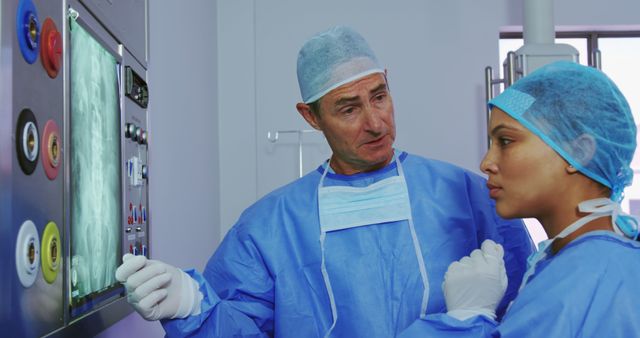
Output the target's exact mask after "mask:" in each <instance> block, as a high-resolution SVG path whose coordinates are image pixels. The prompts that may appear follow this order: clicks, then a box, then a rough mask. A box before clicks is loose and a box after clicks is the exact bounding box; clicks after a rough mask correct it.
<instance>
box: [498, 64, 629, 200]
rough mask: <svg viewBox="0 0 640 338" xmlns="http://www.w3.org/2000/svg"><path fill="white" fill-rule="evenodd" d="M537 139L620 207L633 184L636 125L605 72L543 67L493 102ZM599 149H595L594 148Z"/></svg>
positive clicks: (568, 66) (576, 66)
mask: <svg viewBox="0 0 640 338" xmlns="http://www.w3.org/2000/svg"><path fill="white" fill-rule="evenodd" d="M494 106H495V107H498V108H500V109H501V110H503V111H504V112H506V113H507V114H509V115H510V116H511V117H513V118H514V119H516V120H517V121H518V122H520V123H521V124H522V125H523V126H524V127H525V128H527V129H529V130H530V131H531V132H533V133H534V134H536V135H538V136H539V137H540V138H541V139H542V140H543V141H544V142H545V143H546V144H548V145H549V146H550V147H551V148H553V149H554V150H555V151H556V152H557V153H558V154H560V156H562V157H563V158H564V159H565V160H566V161H567V162H569V164H571V165H572V166H573V167H575V168H576V169H578V170H580V172H582V173H583V174H584V175H586V176H588V177H590V178H591V179H593V180H595V181H597V182H600V183H602V184H604V185H605V186H607V187H609V188H611V197H610V198H611V199H612V200H613V201H616V202H619V201H621V200H622V197H623V195H622V193H623V190H624V188H625V187H626V186H628V185H630V184H631V181H632V179H633V171H632V170H631V168H630V166H629V165H630V163H631V159H632V158H633V153H634V151H635V149H636V125H635V122H634V120H633V115H631V109H630V108H629V104H628V103H627V100H626V99H625V98H624V96H623V95H622V93H621V92H620V90H619V89H618V87H617V86H616V85H615V84H614V83H613V81H611V79H609V78H608V77H607V76H606V75H605V74H604V73H602V72H600V71H599V70H597V69H595V68H591V67H586V66H582V65H580V64H577V63H574V62H569V61H558V62H554V63H551V64H548V65H545V66H543V67H541V68H539V69H537V70H536V71H534V72H532V73H531V74H529V75H527V76H525V77H523V78H522V79H520V80H519V81H517V82H516V83H514V84H513V85H511V86H510V87H509V88H507V89H506V90H505V91H504V92H503V93H502V94H500V95H498V96H497V97H495V98H494V99H493V100H491V101H489V107H490V108H492V107H494ZM594 144H595V147H593V145H594Z"/></svg>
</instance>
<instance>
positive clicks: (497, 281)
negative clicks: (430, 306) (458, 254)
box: [442, 239, 507, 320]
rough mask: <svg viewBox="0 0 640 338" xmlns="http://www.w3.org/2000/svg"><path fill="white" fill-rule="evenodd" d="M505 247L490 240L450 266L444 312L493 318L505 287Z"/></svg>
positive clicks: (463, 316)
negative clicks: (445, 310) (445, 309)
mask: <svg viewBox="0 0 640 338" xmlns="http://www.w3.org/2000/svg"><path fill="white" fill-rule="evenodd" d="M503 256H504V250H503V249H502V246H501V245H500V244H496V243H495V242H494V241H492V240H489V239H487V240H485V241H484V242H482V246H481V249H475V250H473V251H472V252H471V254H470V255H469V256H465V257H463V258H462V259H460V261H456V262H453V263H451V265H449V269H448V270H447V272H446V273H445V275H444V282H443V283H442V290H443V291H444V298H445V302H446V304H447V310H448V312H447V314H448V315H450V316H452V317H454V318H457V319H459V320H465V319H468V318H471V317H473V316H477V315H484V316H487V317H489V318H491V319H494V320H495V319H496V308H497V307H498V304H500V301H501V300H502V297H503V296H504V293H505V291H506V290H507V272H506V270H505V267H504V260H503V258H502V257H503Z"/></svg>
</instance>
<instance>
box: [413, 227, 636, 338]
mask: <svg viewBox="0 0 640 338" xmlns="http://www.w3.org/2000/svg"><path fill="white" fill-rule="evenodd" d="M638 281H640V243H639V242H637V241H632V240H629V239H626V238H623V237H621V236H619V235H616V234H615V233H613V232H611V231H593V232H589V233H587V234H584V235H582V236H580V237H578V238H576V239H575V240H573V241H572V242H571V243H569V244H568V245H567V246H565V247H564V248H562V250H560V251H559V252H558V253H557V254H556V255H555V256H553V257H549V258H546V259H544V260H542V261H540V263H538V265H537V266H536V271H535V274H534V275H532V277H531V278H530V279H529V282H528V283H527V284H526V285H525V287H524V288H523V289H522V291H521V292H520V294H519V295H518V296H517V298H516V299H515V301H514V302H513V305H512V306H511V307H510V308H509V310H508V311H507V313H506V314H505V316H504V318H503V319H502V322H501V323H498V322H495V321H493V320H489V319H487V318H486V317H483V316H476V317H472V318H469V319H467V320H465V321H459V320H456V319H455V318H452V317H449V316H447V315H445V314H433V315H427V318H426V319H425V320H422V321H417V322H416V323H414V324H413V325H412V326H411V327H410V328H409V329H408V330H406V331H405V332H404V333H403V335H402V338H410V337H416V338H417V337H467V338H476V337H551V338H553V337H640V320H639V315H640V305H638V300H637V293H638ZM509 284H511V281H509Z"/></svg>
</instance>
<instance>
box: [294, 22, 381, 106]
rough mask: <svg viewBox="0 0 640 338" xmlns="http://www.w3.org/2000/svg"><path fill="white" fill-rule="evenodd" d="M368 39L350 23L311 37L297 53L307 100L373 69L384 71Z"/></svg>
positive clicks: (371, 71) (318, 97)
mask: <svg viewBox="0 0 640 338" xmlns="http://www.w3.org/2000/svg"><path fill="white" fill-rule="evenodd" d="M383 72H384V70H383V69H382V68H381V67H380V66H379V65H378V60H377V58H376V56H375V55H374V54H373V51H372V50H371V48H370V47H369V45H368V44H367V41H365V39H364V38H363V37H362V36H361V35H360V34H358V33H357V32H356V31H354V30H353V29H351V28H349V27H344V26H336V27H333V28H330V29H328V30H326V31H324V32H322V33H319V34H317V35H315V36H314V37H312V38H311V39H309V40H308V41H307V42H305V44H304V45H303V46H302V48H301V49H300V52H299V53H298V84H299V85H300V93H301V94H302V101H303V102H304V103H310V102H314V101H316V100H318V99H320V98H321V97H323V96H324V95H325V94H327V93H328V92H330V91H331V90H333V89H335V88H337V87H339V86H341V85H343V84H345V83H349V82H351V81H354V80H357V79H359V78H362V77H365V76H367V75H369V74H373V73H383Z"/></svg>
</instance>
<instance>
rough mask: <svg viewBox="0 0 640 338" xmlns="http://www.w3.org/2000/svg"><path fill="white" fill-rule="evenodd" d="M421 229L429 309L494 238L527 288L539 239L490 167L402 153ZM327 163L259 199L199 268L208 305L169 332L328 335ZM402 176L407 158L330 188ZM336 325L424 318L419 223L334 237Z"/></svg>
mask: <svg viewBox="0 0 640 338" xmlns="http://www.w3.org/2000/svg"><path fill="white" fill-rule="evenodd" d="M399 159H400V160H401V161H402V166H403V169H404V173H405V177H406V181H407V186H408V188H409V196H410V200H411V209H412V215H413V221H414V224H415V228H416V233H417V236H418V238H419V241H420V245H421V249H422V253H423V255H424V261H425V264H426V269H427V273H428V276H429V284H430V289H429V296H430V298H429V306H428V312H429V313H432V312H441V311H444V310H445V308H446V306H445V303H444V296H443V293H442V290H441V284H442V280H443V276H444V273H445V271H446V270H447V267H448V266H449V264H450V263H451V262H453V261H455V260H458V259H460V258H461V257H463V256H465V255H467V254H469V252H471V250H473V249H476V248H478V246H479V245H480V243H482V241H483V240H485V239H487V238H491V239H493V240H494V241H496V242H498V243H501V244H502V245H503V246H504V247H505V259H506V267H507V271H508V276H509V281H510V285H509V289H508V292H507V296H506V299H505V302H504V303H503V306H504V305H505V304H507V302H508V301H509V300H511V299H512V298H513V297H514V295H515V292H516V291H517V285H518V283H519V281H520V280H521V278H522V275H523V274H524V267H525V265H526V258H527V256H529V254H530V253H531V252H532V242H531V239H530V237H529V235H528V233H527V232H526V229H525V228H524V226H523V223H522V222H521V221H519V220H518V221H506V220H503V219H501V218H500V217H498V216H497V215H496V213H495V206H494V203H493V201H492V200H491V199H489V198H488V191H487V188H486V183H485V180H484V179H483V178H481V177H480V176H478V175H476V174H474V173H471V172H469V171H466V170H464V169H461V168H458V167H456V166H453V165H451V164H447V163H443V162H439V161H435V160H429V159H425V158H422V157H419V156H415V155H408V154H407V153H402V154H401V155H400V156H399ZM323 170H324V169H323V168H322V166H321V167H319V168H318V169H317V170H314V171H312V172H311V173H309V174H307V175H306V176H304V177H302V178H300V179H298V180H296V181H294V182H293V183H291V184H288V185H286V186H284V187H282V188H279V189H277V190H275V191H273V192H272V193H270V194H268V195H266V196H265V197H263V198H262V199H260V200H259V201H258V202H256V203H255V204H254V205H252V206H251V207H249V208H248V209H247V210H245V211H244V212H243V214H242V215H241V216H240V218H239V220H238V222H237V223H236V224H235V225H234V226H233V228H232V229H231V230H230V231H229V233H228V234H227V235H226V236H225V238H224V240H223V241H222V243H221V244H220V247H219V248H218V249H217V250H216V252H215V253H214V254H213V256H212V257H211V259H210V260H209V262H208V264H207V266H206V268H205V270H204V272H203V273H202V274H199V273H198V272H195V271H190V272H189V273H190V275H191V276H192V277H193V278H194V279H195V280H196V281H197V282H198V283H199V284H200V290H201V291H202V292H203V294H204V300H203V303H202V306H201V309H202V313H201V314H199V315H195V316H190V317H187V318H185V319H175V320H166V321H163V326H164V328H165V331H166V332H167V335H168V336H170V337H179V336H194V337H195V336H202V337H205V336H206V337H295V338H299V337H305V338H309V337H323V336H324V335H325V333H326V332H327V330H328V329H329V327H330V326H331V324H332V315H331V307H330V302H329V297H328V293H327V290H326V288H325V284H324V281H323V278H322V273H321V269H320V265H321V250H320V241H319V238H320V224H319V218H318V200H317V189H318V182H319V181H320V177H321V176H322V172H323ZM393 175H397V170H396V163H395V162H392V163H390V164H389V165H387V166H386V167H384V168H382V169H380V170H377V171H373V172H366V173H359V174H355V175H351V176H345V175H339V174H333V173H328V174H327V176H326V178H325V180H324V185H325V186H330V185H342V186H360V187H363V186H368V185H370V184H372V183H374V182H377V181H379V180H381V179H384V178H388V177H390V176H393ZM325 259H326V268H327V272H328V275H329V278H330V280H331V285H332V288H333V292H334V296H335V301H336V306H337V315H338V319H337V323H336V326H335V328H334V330H333V332H332V336H333V337H368V338H372V337H385V338H387V337H393V336H396V335H397V334H398V333H399V332H401V331H402V330H403V329H405V328H406V327H408V326H409V325H410V324H411V323H413V322H414V321H416V320H417V319H418V318H419V315H420V305H421V302H422V294H423V283H422V279H421V277H420V271H419V267H418V261H417V259H416V256H415V251H414V246H413V243H412V240H411V234H410V230H409V225H408V222H407V221H406V220H405V221H397V222H389V223H381V224H375V225H369V226H361V227H358V228H352V229H346V230H340V231H333V232H330V233H328V234H327V237H326V239H325Z"/></svg>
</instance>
